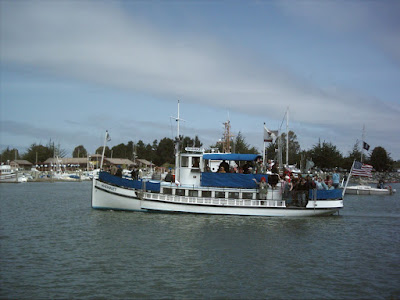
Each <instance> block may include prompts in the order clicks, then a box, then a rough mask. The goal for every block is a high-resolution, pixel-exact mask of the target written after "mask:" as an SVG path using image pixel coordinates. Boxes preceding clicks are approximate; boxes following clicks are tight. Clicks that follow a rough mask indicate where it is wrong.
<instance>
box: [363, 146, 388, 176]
mask: <svg viewBox="0 0 400 300" xmlns="http://www.w3.org/2000/svg"><path fill="white" fill-rule="evenodd" d="M369 160H370V161H369V162H370V163H371V165H372V166H373V167H374V169H375V170H377V171H378V172H386V171H389V170H391V169H392V168H393V160H392V159H391V158H390V155H389V154H388V153H387V152H386V150H385V149H384V148H383V147H375V148H374V150H372V153H371V156H370V158H369Z"/></svg>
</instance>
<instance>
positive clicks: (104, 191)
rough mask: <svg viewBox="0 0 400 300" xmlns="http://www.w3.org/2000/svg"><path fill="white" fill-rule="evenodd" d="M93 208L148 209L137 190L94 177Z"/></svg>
mask: <svg viewBox="0 0 400 300" xmlns="http://www.w3.org/2000/svg"><path fill="white" fill-rule="evenodd" d="M92 208H95V209H103V210H127V211H146V210H145V209H142V207H141V200H140V199H139V197H138V195H137V193H136V191H134V190H129V189H126V188H121V187H117V186H114V185H110V184H107V183H104V182H101V181H99V180H96V179H93V182H92Z"/></svg>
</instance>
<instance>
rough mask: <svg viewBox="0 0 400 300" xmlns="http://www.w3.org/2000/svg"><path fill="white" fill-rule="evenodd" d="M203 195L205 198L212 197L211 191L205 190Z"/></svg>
mask: <svg viewBox="0 0 400 300" xmlns="http://www.w3.org/2000/svg"><path fill="white" fill-rule="evenodd" d="M202 195H203V197H204V198H211V191H203V192H202Z"/></svg>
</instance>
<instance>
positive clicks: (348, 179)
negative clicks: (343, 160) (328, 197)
mask: <svg viewBox="0 0 400 300" xmlns="http://www.w3.org/2000/svg"><path fill="white" fill-rule="evenodd" d="M355 162H356V160H353V164H352V166H351V169H350V173H349V177H347V180H346V184H345V186H344V189H343V192H342V198H343V197H344V193H345V192H346V189H347V185H348V184H349V181H350V177H351V173H352V172H353V168H354V163H355Z"/></svg>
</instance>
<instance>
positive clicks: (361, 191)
mask: <svg viewBox="0 0 400 300" xmlns="http://www.w3.org/2000/svg"><path fill="white" fill-rule="evenodd" d="M395 192H396V189H393V188H392V187H391V186H390V185H389V186H386V187H384V188H381V189H380V188H374V187H371V186H369V185H354V186H348V187H347V188H346V190H345V193H346V194H350V195H392V194H393V193H395Z"/></svg>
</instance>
